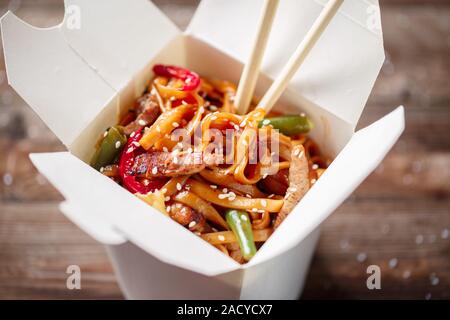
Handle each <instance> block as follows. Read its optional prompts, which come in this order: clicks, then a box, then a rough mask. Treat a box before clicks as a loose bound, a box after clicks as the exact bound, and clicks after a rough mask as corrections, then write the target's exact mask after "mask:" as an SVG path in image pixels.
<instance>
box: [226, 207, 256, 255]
mask: <svg viewBox="0 0 450 320" xmlns="http://www.w3.org/2000/svg"><path fill="white" fill-rule="evenodd" d="M225 218H226V220H227V223H228V225H229V226H230V229H231V230H232V231H233V233H234V235H235V236H236V238H237V240H238V243H239V247H240V248H241V253H242V257H243V258H244V259H245V260H246V261H249V260H250V259H251V258H252V257H253V256H254V255H255V254H256V246H255V241H254V240H253V231H252V224H251V222H250V218H249V216H248V214H247V212H245V211H240V210H234V209H229V210H227V211H226V213H225Z"/></svg>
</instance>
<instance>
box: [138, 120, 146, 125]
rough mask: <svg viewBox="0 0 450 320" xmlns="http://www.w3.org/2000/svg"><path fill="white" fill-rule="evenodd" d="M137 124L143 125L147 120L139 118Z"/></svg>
mask: <svg viewBox="0 0 450 320" xmlns="http://www.w3.org/2000/svg"><path fill="white" fill-rule="evenodd" d="M138 124H139V125H140V126H145V125H146V124H147V122H146V121H144V120H142V119H140V120H139V121H138Z"/></svg>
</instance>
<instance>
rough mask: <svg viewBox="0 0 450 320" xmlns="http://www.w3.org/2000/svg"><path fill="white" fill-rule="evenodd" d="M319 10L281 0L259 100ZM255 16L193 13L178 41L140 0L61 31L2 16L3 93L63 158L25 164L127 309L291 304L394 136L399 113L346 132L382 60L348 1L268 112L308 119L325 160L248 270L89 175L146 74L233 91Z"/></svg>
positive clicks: (215, 3) (365, 4) (376, 35)
mask: <svg viewBox="0 0 450 320" xmlns="http://www.w3.org/2000/svg"><path fill="white" fill-rule="evenodd" d="M325 3H326V0H283V1H280V6H279V10H278V12H277V16H276V19H275V22H274V27H273V30H272V33H271V35H270V40H269V43H268V49H267V53H266V56H265V58H264V62H263V68H262V70H263V73H262V75H261V77H260V81H259V83H258V87H257V94H258V95H259V96H261V95H262V93H264V91H265V89H267V87H268V86H269V85H270V83H271V82H272V80H273V79H274V78H275V77H276V75H277V74H278V73H279V72H280V70H281V68H282V67H283V65H284V64H285V62H286V61H287V59H288V57H289V56H290V55H291V54H292V53H293V51H294V49H295V47H296V46H297V45H298V43H299V42H300V41H301V39H302V38H303V37H304V35H305V34H306V32H307V30H308V29H309V27H310V26H311V25H312V23H313V21H314V20H315V18H316V17H317V16H318V15H319V13H320V11H321V10H322V8H323V6H324V4H325ZM261 5H262V1H259V0H248V1H229V0H209V1H202V2H201V4H200V6H199V8H198V10H197V12H196V14H195V16H194V18H193V19H192V22H191V24H190V25H189V27H188V29H187V31H185V32H180V31H179V30H178V29H177V27H176V26H175V25H174V24H173V23H171V22H170V21H169V20H168V18H167V17H165V16H164V15H163V14H162V13H161V12H160V11H159V10H158V9H157V8H156V7H155V6H154V5H153V4H152V3H151V2H149V1H146V0H133V1H126V0H95V1H92V0H66V1H65V6H66V15H65V19H64V21H63V22H62V23H61V24H60V25H58V26H55V27H52V28H48V29H40V28H36V27H33V26H31V25H29V24H27V23H26V22H24V21H22V20H20V19H19V18H17V17H16V16H15V15H14V14H12V13H11V12H8V13H7V14H5V16H3V18H2V20H1V27H2V35H3V44H4V53H5V60H6V66H7V74H8V80H9V83H10V85H11V86H12V87H14V89H15V90H16V91H17V92H18V93H19V94H20V95H21V96H22V97H23V99H24V100H25V101H26V102H27V103H28V104H29V105H30V106H31V107H32V108H33V109H34V110H35V112H36V113H37V114H38V115H39V116H40V117H41V118H42V120H43V121H44V122H45V123H46V124H47V125H48V126H49V127H50V129H51V130H52V131H53V132H54V133H55V134H56V135H57V136H58V137H59V139H61V141H62V142H63V143H64V144H65V145H66V146H67V148H68V152H57V153H43V154H32V155H31V160H32V161H33V163H34V164H35V166H36V167H37V168H38V169H39V171H40V172H41V173H42V174H43V175H45V176H46V177H47V178H48V179H49V180H50V182H51V183H53V184H54V185H55V186H56V188H58V190H59V191H60V192H61V193H62V194H63V196H64V197H65V199H66V200H65V201H64V202H63V203H62V204H61V206H60V208H61V211H62V212H63V213H64V214H65V215H66V216H67V217H68V218H69V219H71V220H72V221H73V222H74V223H76V224H77V225H78V226H79V227H80V228H81V229H83V230H84V231H85V232H87V233H88V234H89V235H91V236H92V237H93V238H95V239H97V240H98V241H100V242H101V243H103V244H105V245H106V247H107V250H108V252H109V254H110V257H111V260H112V263H113V265H114V268H115V271H116V274H117V277H118V280H119V284H120V286H121V288H122V289H123V291H124V294H125V296H126V297H127V298H151V299H155V298H160V299H163V298H170V299H175V298H177V299H196V298H206V299H214V298H224V299H238V298H241V299H260V298H264V299H272V298H273V299H284V298H287V299H292V298H296V297H298V295H299V293H300V292H301V289H302V287H303V283H304V280H305V276H306V274H307V270H308V266H309V263H310V260H311V257H312V254H313V251H314V248H315V245H316V241H317V239H318V235H319V228H320V224H321V223H322V222H323V221H324V220H325V218H326V217H328V216H329V215H330V214H331V213H332V212H333V210H335V209H336V207H338V206H339V205H340V204H341V203H342V202H343V201H344V200H345V199H346V197H348V196H349V195H350V194H351V192H352V191H353V190H354V189H355V188H356V187H357V186H358V185H359V184H360V183H361V182H362V181H363V180H364V178H365V177H366V176H367V175H369V174H370V172H371V171H372V170H373V169H374V168H375V167H376V166H377V165H378V164H379V163H380V161H381V160H382V159H383V157H384V156H385V154H386V153H387V152H388V150H389V149H390V148H391V147H392V145H393V144H394V143H395V141H396V140H397V139H398V137H399V135H400V134H401V132H402V131H403V128H404V115H403V108H402V107H400V108H398V109H396V110H395V111H393V112H392V113H390V114H389V115H387V116H385V117H384V118H382V119H381V120H379V121H377V122H375V123H373V124H372V125H370V126H368V127H366V128H364V129H362V130H360V131H358V132H356V133H355V132H354V129H355V126H356V123H357V121H358V119H359V117H360V115H361V112H362V110H363V107H364V105H365V103H366V100H367V98H368V96H369V93H370V91H371V89H372V87H373V84H374V82H375V79H376V77H377V75H378V72H379V70H380V68H381V66H382V64H383V61H384V49H383V39H382V33H381V22H380V12H379V6H378V1H376V0H365V1H360V0H346V1H345V3H344V4H343V6H342V7H341V9H340V11H339V13H338V14H337V15H336V17H335V18H334V19H333V21H332V22H331V23H330V25H329V27H328V28H327V30H326V31H325V33H324V34H323V35H322V37H321V39H320V40H319V41H318V43H317V45H316V46H315V48H314V49H313V50H312V52H311V54H310V56H309V57H308V58H307V60H306V61H305V63H304V65H303V66H302V67H301V68H300V70H299V71H298V72H297V74H296V76H295V77H294V78H293V80H292V81H291V83H290V86H289V88H288V90H287V91H286V92H285V94H284V95H283V97H282V98H281V100H280V102H279V104H278V108H282V111H284V112H295V113H298V112H301V111H302V112H306V113H307V114H309V115H310V116H311V118H312V120H313V122H314V123H315V129H314V130H313V132H312V136H313V138H314V139H316V141H317V142H318V144H319V145H320V146H321V148H322V150H323V151H324V152H325V153H326V154H327V155H329V156H330V157H331V158H334V161H333V163H332V164H331V166H330V167H329V168H328V170H327V171H326V172H325V174H324V175H323V176H322V177H321V178H320V179H319V180H318V182H317V183H316V184H315V185H314V186H313V187H312V189H311V190H310V191H309V192H308V193H307V194H306V196H305V197H304V198H303V199H302V201H301V202H300V203H299V204H298V205H297V207H296V208H295V209H294V211H293V212H292V213H291V214H290V215H289V216H288V217H287V219H286V220H285V221H284V222H283V224H282V225H281V226H280V227H279V228H278V229H277V231H276V232H275V233H274V234H273V235H272V237H271V238H270V239H269V240H268V241H267V242H266V243H265V244H264V246H263V247H262V248H261V249H260V250H259V251H258V253H257V254H256V256H255V257H254V258H253V259H252V260H251V261H250V262H249V263H247V264H245V265H239V264H238V263H236V262H235V261H233V260H232V259H230V258H228V257H226V256H225V255H224V254H222V253H221V252H220V251H219V250H217V249H215V248H214V247H213V246H211V245H209V244H208V243H206V242H205V241H203V240H201V239H200V238H198V237H197V236H195V235H194V234H192V233H191V232H189V231H188V230H186V229H184V228H183V227H182V226H180V225H178V224H177V223H176V222H174V221H172V220H170V219H169V218H167V217H166V216H164V215H162V214H160V213H159V212H158V211H156V210H154V209H153V208H151V207H149V206H148V205H147V204H145V203H144V202H142V201H140V200H138V199H137V198H136V197H135V196H134V195H132V194H131V193H129V192H128V191H127V190H125V189H124V188H122V187H120V186H119V185H117V184H115V183H114V182H113V181H111V180H110V179H109V178H107V177H105V176H103V175H102V174H100V173H99V172H97V171H95V170H94V169H92V168H91V167H90V166H89V165H88V164H87V163H86V162H89V159H90V157H91V155H92V154H93V151H94V144H95V141H96V140H97V138H98V136H99V135H100V133H101V132H103V131H104V130H105V128H107V127H108V126H110V125H113V124H115V123H116V122H117V120H118V118H117V116H118V113H120V112H122V111H123V110H124V109H125V108H126V107H127V106H130V105H131V104H132V103H133V101H134V100H135V99H136V97H138V96H140V95H141V94H142V92H143V89H144V87H145V85H146V83H148V81H149V80H150V79H151V77H152V76H153V75H152V71H151V67H152V65H153V64H154V63H169V64H176V65H181V66H185V67H188V68H190V69H192V70H195V71H196V72H198V73H199V74H201V75H203V76H206V77H217V78H221V79H228V80H232V81H235V82H237V81H238V80H239V76H240V72H241V70H242V63H243V62H244V61H246V58H247V56H248V55H249V52H250V44H251V43H252V39H253V37H254V34H255V30H256V25H257V20H258V16H259V14H260V10H261ZM77 19H78V20H77Z"/></svg>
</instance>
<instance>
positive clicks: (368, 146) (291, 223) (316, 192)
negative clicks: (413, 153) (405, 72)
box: [249, 107, 405, 266]
mask: <svg viewBox="0 0 450 320" xmlns="http://www.w3.org/2000/svg"><path fill="white" fill-rule="evenodd" d="M404 121H405V120H404V111H403V107H398V108H397V109H396V110H394V111H393V112H391V113H390V114H388V115H387V116H385V117H384V118H382V119H380V120H378V121H377V122H375V123H373V124H371V125H370V126H368V127H366V128H364V129H361V130H359V131H358V132H357V133H355V135H354V136H353V137H352V139H351V140H350V141H349V143H348V144H347V145H346V146H345V148H344V149H343V150H342V151H341V153H340V154H339V155H338V156H337V158H336V159H335V160H334V161H333V162H332V164H331V165H330V167H329V168H328V169H327V170H326V171H325V173H324V174H323V175H322V176H321V177H320V179H319V180H318V181H317V182H316V183H315V185H314V186H313V187H312V188H311V189H310V190H309V191H308V193H307V194H306V195H305V196H304V197H303V199H302V200H301V201H300V203H299V204H298V205H297V206H296V207H295V209H294V210H293V212H291V214H289V215H288V217H287V218H286V220H285V221H284V222H283V223H282V224H281V225H280V227H279V228H278V229H277V230H276V232H274V234H273V235H272V236H271V237H270V238H269V240H268V241H267V242H266V243H265V244H264V246H263V247H262V248H261V249H260V250H259V251H258V253H257V255H256V256H255V257H254V258H253V259H252V260H251V262H250V263H249V266H251V265H254V264H257V263H260V262H262V261H266V260H267V259H270V258H273V257H274V256H276V255H278V254H281V253H282V252H285V251H287V250H289V249H290V248H292V247H294V246H295V245H296V244H298V243H299V242H300V241H302V240H303V239H304V238H305V237H306V236H307V235H308V234H309V233H310V232H312V231H313V230H314V229H315V228H316V227H317V226H318V225H319V224H320V223H322V222H323V221H324V220H325V219H326V218H327V217H328V215H329V214H330V213H331V212H333V211H334V210H335V209H336V208H337V207H338V206H339V205H340V204H341V203H342V202H343V201H344V200H345V199H346V198H347V197H348V196H349V195H350V194H351V193H352V192H353V190H355V188H356V187H357V186H358V185H359V184H360V183H361V182H362V181H363V180H364V179H365V178H366V177H367V176H368V175H369V174H370V173H371V172H372V171H373V170H374V169H375V168H376V167H377V166H378V164H379V163H380V162H381V161H382V160H383V158H384V156H385V155H386V154H387V152H388V151H389V150H390V149H391V148H392V146H393V145H394V143H395V142H396V141H397V139H398V138H399V136H400V134H401V133H402V132H403V129H404V126H405V123H404ZM368 214H370V213H368Z"/></svg>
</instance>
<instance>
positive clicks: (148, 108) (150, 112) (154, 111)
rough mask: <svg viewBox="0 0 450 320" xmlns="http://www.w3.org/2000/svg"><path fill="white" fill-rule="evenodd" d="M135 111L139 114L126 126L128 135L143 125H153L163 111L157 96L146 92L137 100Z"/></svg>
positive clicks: (125, 129) (125, 130)
mask: <svg viewBox="0 0 450 320" xmlns="http://www.w3.org/2000/svg"><path fill="white" fill-rule="evenodd" d="M135 111H136V114H137V117H136V119H135V120H134V121H132V122H130V123H129V124H128V125H127V126H126V127H125V128H124V132H125V134H126V135H129V134H131V133H132V132H134V131H136V130H138V129H139V128H141V127H143V126H149V125H152V124H153V122H155V121H156V119H157V118H158V116H159V114H160V113H161V110H160V108H159V105H158V101H157V98H156V96H155V95H152V94H150V93H146V94H144V95H143V96H142V97H140V98H139V99H138V100H137V101H136V105H135Z"/></svg>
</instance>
